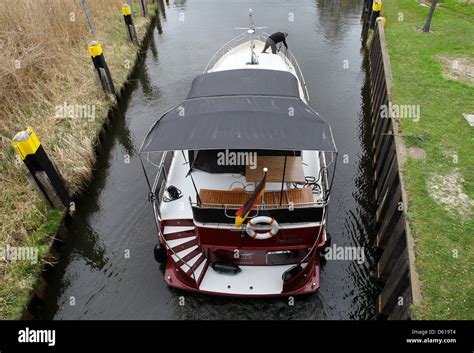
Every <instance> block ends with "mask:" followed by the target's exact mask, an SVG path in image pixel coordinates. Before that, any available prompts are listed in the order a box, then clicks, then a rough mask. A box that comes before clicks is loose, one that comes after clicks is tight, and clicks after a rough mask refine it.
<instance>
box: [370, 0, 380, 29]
mask: <svg viewBox="0 0 474 353" xmlns="http://www.w3.org/2000/svg"><path fill="white" fill-rule="evenodd" d="M380 11H382V0H374V2H373V3H372V15H371V16H372V17H371V19H370V29H373V28H374V27H375V21H376V20H377V17H379V16H380Z"/></svg>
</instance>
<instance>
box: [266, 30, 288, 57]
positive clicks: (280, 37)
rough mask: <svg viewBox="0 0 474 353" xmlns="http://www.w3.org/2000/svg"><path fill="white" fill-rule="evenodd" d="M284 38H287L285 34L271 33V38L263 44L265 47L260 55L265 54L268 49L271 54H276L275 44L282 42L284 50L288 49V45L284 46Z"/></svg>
mask: <svg viewBox="0 0 474 353" xmlns="http://www.w3.org/2000/svg"><path fill="white" fill-rule="evenodd" d="M286 37H288V33H287V32H276V33H273V34H272V35H271V36H269V37H268V38H267V41H266V42H265V47H264V48H263V50H262V53H265V52H266V51H267V49H268V47H271V48H272V53H273V54H276V52H277V47H276V45H277V43H280V42H283V45H284V46H285V48H286V49H288V45H287V44H286Z"/></svg>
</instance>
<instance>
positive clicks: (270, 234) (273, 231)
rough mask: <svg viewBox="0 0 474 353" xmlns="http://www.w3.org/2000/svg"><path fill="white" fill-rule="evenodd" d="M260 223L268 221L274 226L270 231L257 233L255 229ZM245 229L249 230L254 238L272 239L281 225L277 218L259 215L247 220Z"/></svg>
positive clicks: (248, 232) (249, 233) (267, 222)
mask: <svg viewBox="0 0 474 353" xmlns="http://www.w3.org/2000/svg"><path fill="white" fill-rule="evenodd" d="M259 223H266V224H268V225H270V226H272V229H271V230H269V231H268V232H265V233H257V232H256V231H255V225H257V224H259ZM245 230H246V231H247V234H248V235H249V236H250V237H252V238H254V239H259V240H265V239H270V238H272V237H273V236H275V235H276V234H277V233H278V231H279V230H280V226H279V224H278V222H277V221H276V220H275V218H271V217H267V216H259V217H255V218H253V219H251V220H249V221H248V222H247V226H246V227H245Z"/></svg>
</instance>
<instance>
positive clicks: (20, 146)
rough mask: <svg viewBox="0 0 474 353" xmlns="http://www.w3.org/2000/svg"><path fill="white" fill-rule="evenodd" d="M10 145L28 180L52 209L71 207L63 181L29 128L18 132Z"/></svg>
mask: <svg viewBox="0 0 474 353" xmlns="http://www.w3.org/2000/svg"><path fill="white" fill-rule="evenodd" d="M11 144H12V145H13V147H14V149H15V150H16V151H17V153H18V155H19V157H20V158H21V159H22V160H23V162H24V163H25V165H26V167H27V168H28V171H29V177H28V179H29V180H30V181H31V182H32V184H33V186H34V187H35V189H36V190H38V191H40V192H41V196H43V198H44V199H46V200H47V201H48V203H49V204H50V205H51V206H53V207H65V208H66V209H69V207H70V206H71V198H70V197H69V193H68V191H67V189H66V185H65V183H64V179H63V178H62V176H61V174H60V173H59V171H58V169H57V168H56V166H55V165H54V163H53V162H52V161H51V160H50V159H49V157H48V155H47V154H46V152H45V150H44V149H43V146H41V142H40V141H39V139H38V137H36V134H35V132H34V131H33V129H32V128H31V127H28V129H26V130H25V131H20V132H18V133H17V134H16V135H15V136H14V137H13V139H12V141H11Z"/></svg>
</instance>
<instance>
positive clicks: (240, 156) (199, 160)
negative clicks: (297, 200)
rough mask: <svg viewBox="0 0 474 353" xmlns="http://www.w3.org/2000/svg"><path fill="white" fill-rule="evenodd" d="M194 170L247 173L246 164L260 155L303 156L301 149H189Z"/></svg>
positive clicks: (253, 161) (190, 161)
mask: <svg viewBox="0 0 474 353" xmlns="http://www.w3.org/2000/svg"><path fill="white" fill-rule="evenodd" d="M188 154H189V163H190V164H191V166H192V169H193V170H202V171H204V172H208V173H233V174H245V166H246V165H248V164H251V163H256V161H255V158H258V156H301V151H275V150H258V151H252V150H224V149H223V150H202V151H189V152H188Z"/></svg>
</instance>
